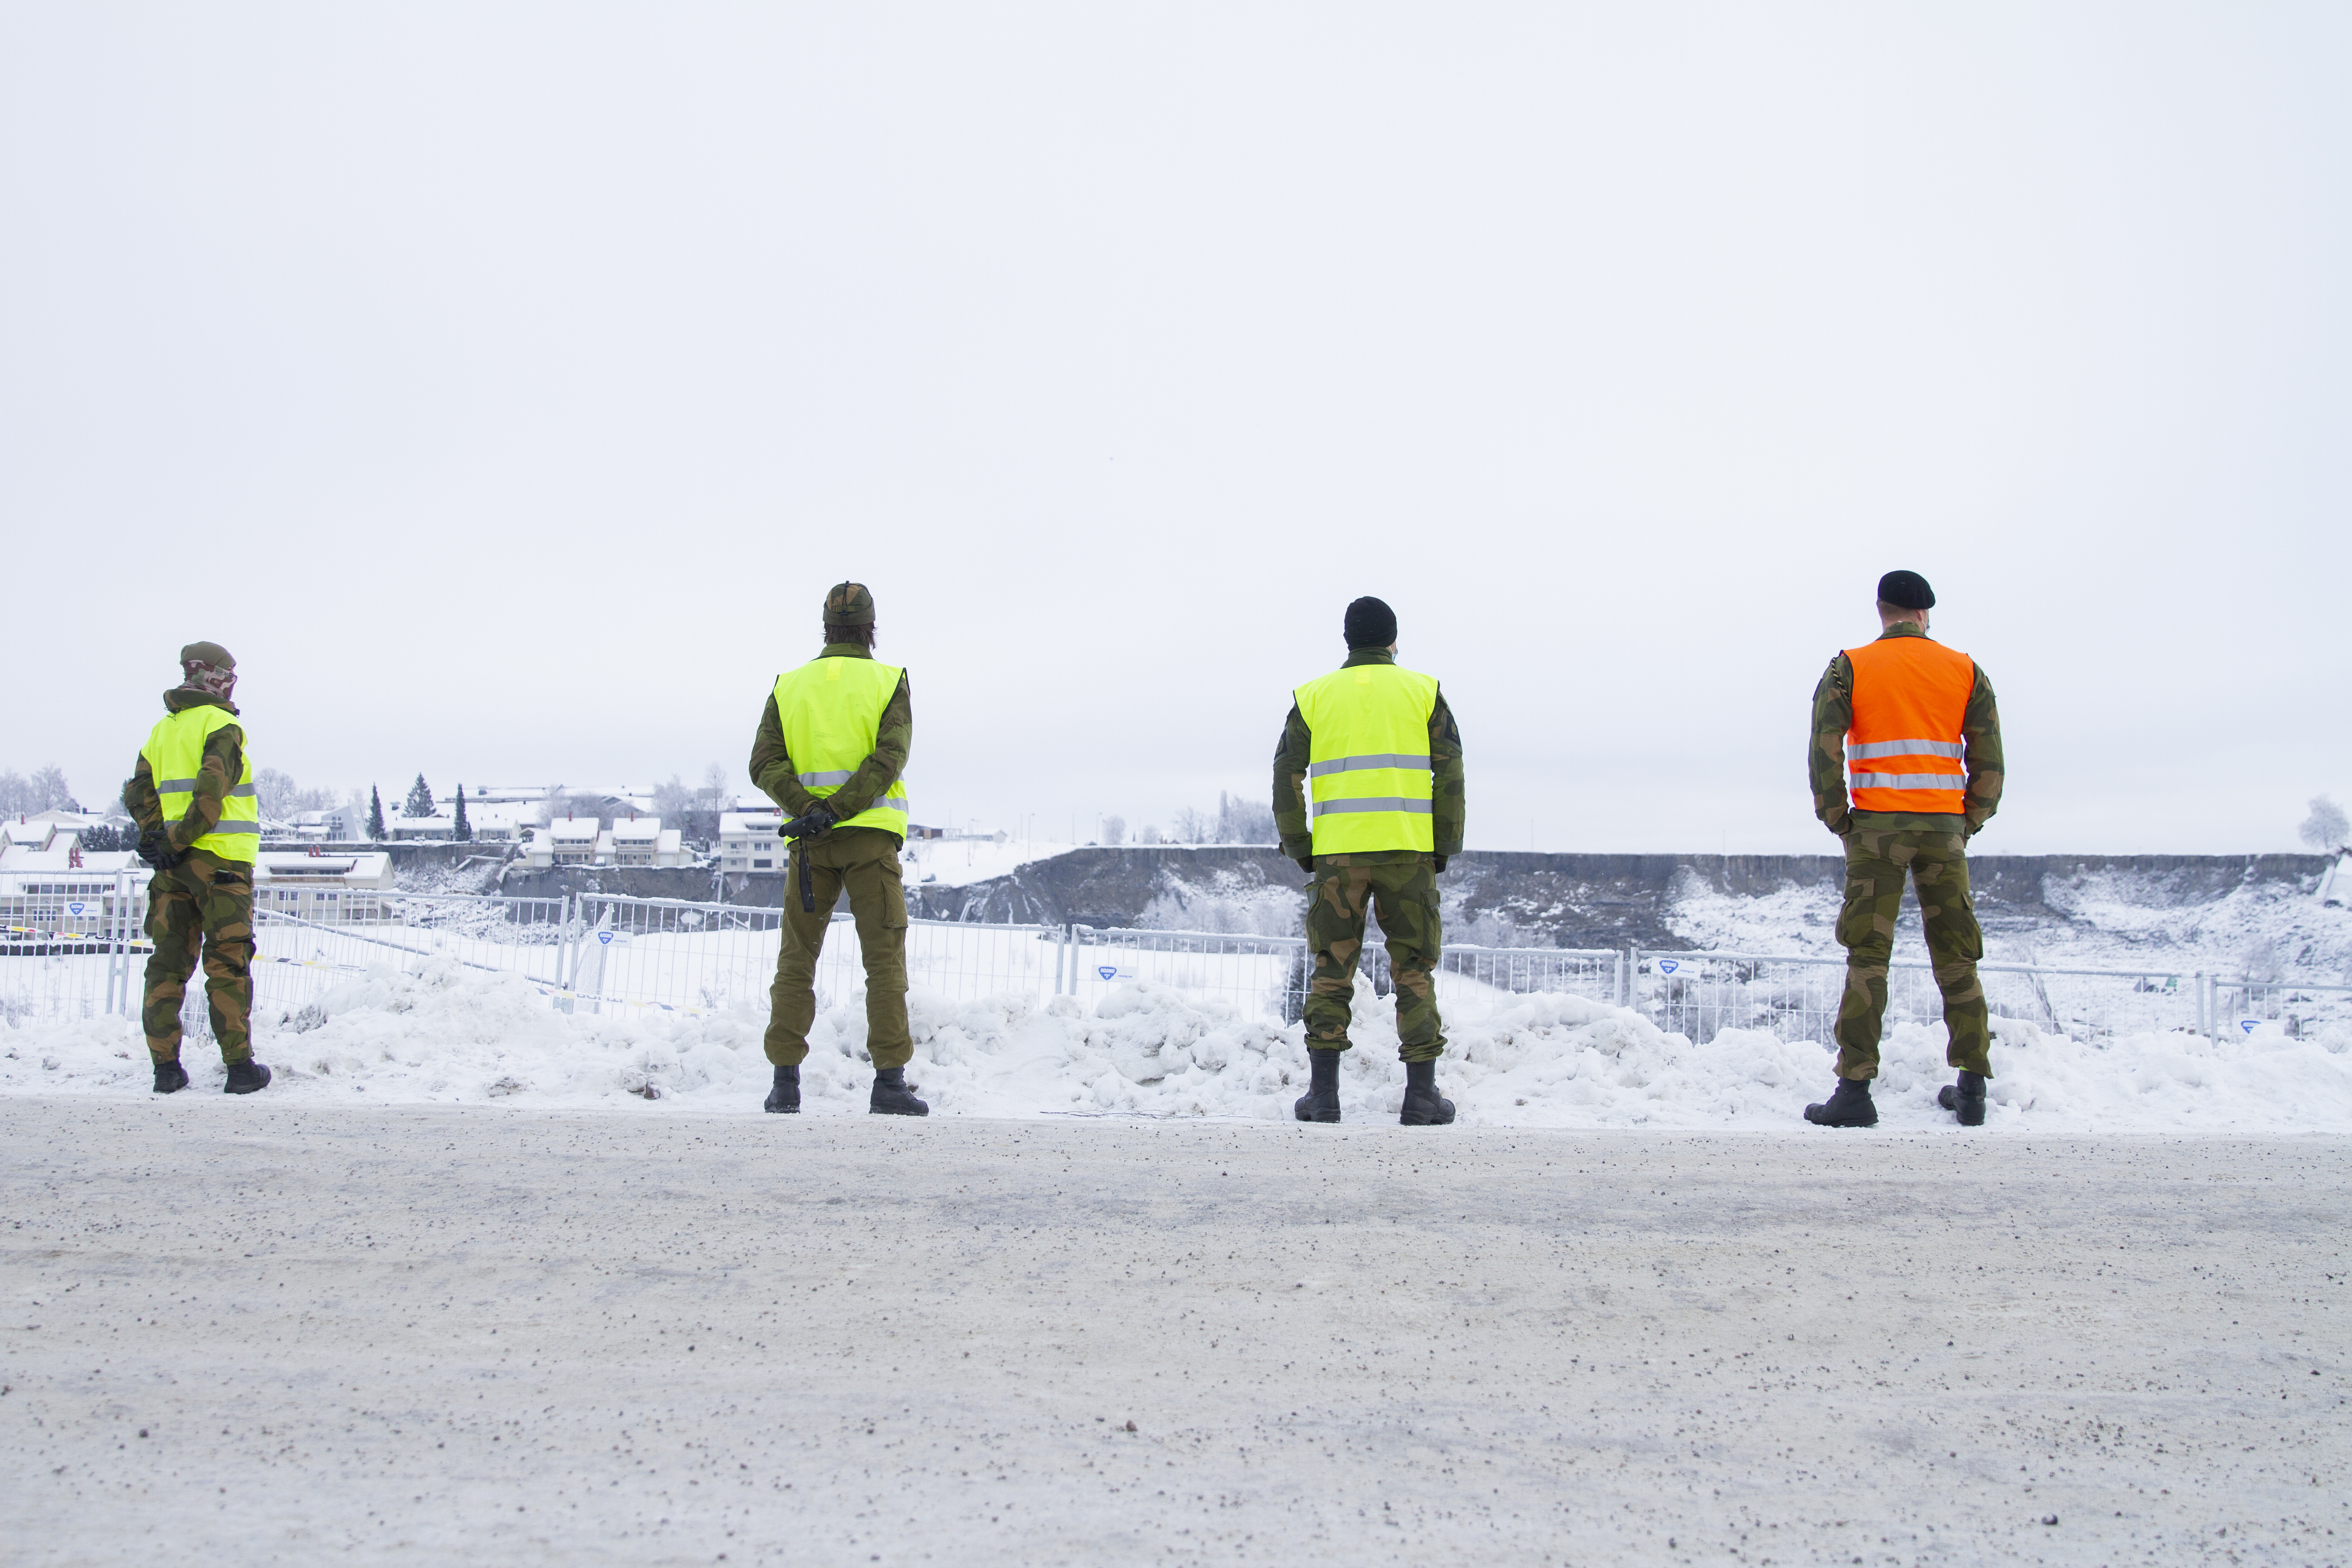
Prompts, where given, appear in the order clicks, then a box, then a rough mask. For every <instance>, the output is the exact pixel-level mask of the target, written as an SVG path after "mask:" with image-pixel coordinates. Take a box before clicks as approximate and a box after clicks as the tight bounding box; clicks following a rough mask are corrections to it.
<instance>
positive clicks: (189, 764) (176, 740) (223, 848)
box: [139, 702, 261, 865]
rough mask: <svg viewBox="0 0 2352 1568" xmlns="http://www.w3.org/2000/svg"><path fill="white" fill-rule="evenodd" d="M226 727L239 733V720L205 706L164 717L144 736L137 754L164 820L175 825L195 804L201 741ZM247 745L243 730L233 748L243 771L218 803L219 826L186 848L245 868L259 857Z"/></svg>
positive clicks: (247, 736) (241, 725)
mask: <svg viewBox="0 0 2352 1568" xmlns="http://www.w3.org/2000/svg"><path fill="white" fill-rule="evenodd" d="M231 724H234V725H236V727H237V729H238V730H239V731H241V732H244V731H245V721H244V720H242V719H240V718H238V717H237V716H236V714H234V713H232V712H230V711H229V710H227V709H226V708H216V707H215V706H214V705H213V704H211V703H209V702H207V703H205V704H203V705H201V706H199V707H195V708H184V709H182V710H180V711H179V712H177V713H167V714H165V715H164V716H163V719H162V720H160V721H158V722H157V723H156V725H155V727H154V728H153V729H152V730H151V731H148V732H147V743H146V744H145V745H143V746H142V747H140V748H139V754H140V755H141V756H142V757H144V758H146V759H147V771H148V772H149V773H152V774H153V775H154V779H155V794H156V796H157V804H158V805H161V806H162V808H163V820H164V821H165V822H167V823H171V822H177V821H179V820H180V819H181V818H183V817H184V816H187V815H188V807H190V806H191V805H194V804H195V800H196V775H197V773H199V772H200V771H201V770H202V769H203V767H204V765H205V742H206V741H209V740H211V739H212V737H213V731H215V730H222V729H226V728H227V727H228V726H229V725H231ZM251 742H252V736H251V734H250V733H249V732H246V734H245V743H244V744H241V745H240V746H238V748H237V750H238V752H240V753H241V754H242V761H243V768H242V771H241V772H240V773H238V775H237V781H236V783H235V784H231V785H230V786H229V789H228V794H227V796H226V798H225V799H224V800H223V801H222V802H221V815H220V821H219V823H218V824H216V825H215V826H214V828H213V830H212V831H211V832H210V833H207V834H205V836H204V837H201V838H199V839H197V840H196V841H195V842H194V844H192V845H190V846H189V847H190V848H192V849H201V850H203V851H204V852H205V854H207V855H213V856H217V857H218V858H221V859H223V860H241V861H243V862H245V863H246V864H247V865H250V864H252V863H253V862H254V861H256V860H258V859H259V858H261V803H260V799H259V797H258V796H257V795H256V794H255V793H254V788H253V746H252V743H251Z"/></svg>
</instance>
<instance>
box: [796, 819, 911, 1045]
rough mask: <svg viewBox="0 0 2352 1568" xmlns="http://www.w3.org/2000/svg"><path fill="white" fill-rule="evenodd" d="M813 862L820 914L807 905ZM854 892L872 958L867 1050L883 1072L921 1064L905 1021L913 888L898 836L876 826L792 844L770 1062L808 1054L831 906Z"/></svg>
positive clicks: (852, 904) (863, 941)
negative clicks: (805, 890) (804, 873)
mask: <svg viewBox="0 0 2352 1568" xmlns="http://www.w3.org/2000/svg"><path fill="white" fill-rule="evenodd" d="M803 856H806V857H807V858H808V865H809V885H810V887H811V888H812V889H814V892H815V894H816V912H815V913H814V914H811V913H809V912H808V911H807V910H803V909H802V908H801V858H802V857H803ZM845 891H846V892H847V893H848V894H849V912H850V915H851V917H852V918H853V919H854V920H856V922H857V945H858V947H859V948H860V949H861V950H862V951H863V952H864V953H865V956H866V1054H867V1055H868V1056H870V1057H872V1058H874V1065H875V1066H876V1067H877V1068H902V1067H905V1066H906V1065H907V1064H908V1062H910V1061H913V1060H914V1059H915V1037H914V1033H913V1031H912V1030H911V1029H909V1028H908V1024H907V891H906V885H905V882H904V880H903V879H902V878H901V876H900V873H899V870H898V836H897V835H895V834H890V833H885V832H883V831H882V830H881V829H880V828H878V827H837V828H835V829H834V830H833V831H832V832H831V833H828V834H826V835H825V836H824V837H822V838H818V839H814V840H803V842H801V843H798V844H795V845H794V846H793V851H792V854H791V856H790V857H789V858H788V859H787V862H786V865H785V868H784V941H783V951H782V952H779V953H777V954H776V982H775V984H773V985H772V986H770V987H769V989H768V1033H767V1037H766V1039H765V1041H764V1042H763V1043H764V1044H765V1046H766V1047H767V1052H768V1060H770V1061H771V1062H772V1063H774V1064H775V1065H776V1066H778V1067H780V1068H790V1067H798V1066H800V1064H801V1063H802V1062H803V1061H804V1060H806V1059H807V1057H808V1032H809V1026H810V1025H811V1024H814V1023H815V1022H816V961H817V955H818V954H820V953H822V952H824V935H825V932H826V931H828V930H830V929H831V928H832V925H833V906H834V905H835V902H837V901H838V900H840V898H841V895H842V894H843V892H845Z"/></svg>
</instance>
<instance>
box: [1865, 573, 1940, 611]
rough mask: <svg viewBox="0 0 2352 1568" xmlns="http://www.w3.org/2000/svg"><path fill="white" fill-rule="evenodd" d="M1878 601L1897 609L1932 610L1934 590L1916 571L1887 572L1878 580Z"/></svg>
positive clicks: (1934, 604) (1934, 596)
mask: <svg viewBox="0 0 2352 1568" xmlns="http://www.w3.org/2000/svg"><path fill="white" fill-rule="evenodd" d="M1878 602H1879V603H1880V604H1882V605H1894V606H1895V608H1896V609H1898V610H1932V609H1934V608H1935V607H1936V590H1935V589H1933V588H1930V587H1929V586H1927V579H1926V578H1925V577H1922V576H1920V575H1919V574H1917V573H1916V572H1889V573H1888V574H1886V575H1885V576H1884V577H1881V578H1880V579H1879V580H1878Z"/></svg>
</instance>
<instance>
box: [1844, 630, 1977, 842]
mask: <svg viewBox="0 0 2352 1568" xmlns="http://www.w3.org/2000/svg"><path fill="white" fill-rule="evenodd" d="M1845 656H1846V658H1847V659H1848V660H1849V661H1850V662H1851V663H1852V664H1853V727H1852V728H1851V729H1849V730H1848V731H1846V738H1845V741H1846V743H1845V754H1846V760H1847V769H1846V788H1847V790H1848V791H1849V793H1850V795H1851V797H1852V799H1853V809H1854V810H1856V811H1907V812H1928V813H1957V812H1959V811H1961V810H1963V809H1964V808H1965V806H1966V804H1967V800H1968V770H1967V769H1966V768H1965V767H1963V766H1962V765H1961V761H1960V759H1961V757H1962V756H1963V755H1964V754H1965V753H1966V750H1967V748H1966V746H1965V745H1964V744H1963V743H1962V739H1961V734H1960V726H1961V725H1962V724H1963V723H1964V722H1966V721H1967V718H1968V710H1969V693H1971V692H1972V691H1974V690H1975V689H1976V681H1977V666H1976V661H1975V660H1974V659H1972V658H1969V656H1968V655H1967V654H1964V653H1961V652H1959V651H1958V649H1955V648H1948V647H1945V646H1944V645H1943V644H1941V643H1939V642H1931V641H1929V640H1928V639H1927V638H1926V637H1881V638H1879V639H1878V640H1877V641H1876V642H1872V643H1865V644H1864V645H1863V646H1862V647H1850V648H1848V649H1846V650H1845ZM1857 763H1868V764H1869V766H1868V767H1867V769H1865V768H1864V767H1860V766H1856V765H1854V764H1857Z"/></svg>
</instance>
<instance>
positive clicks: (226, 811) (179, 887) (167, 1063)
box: [122, 642, 269, 1094]
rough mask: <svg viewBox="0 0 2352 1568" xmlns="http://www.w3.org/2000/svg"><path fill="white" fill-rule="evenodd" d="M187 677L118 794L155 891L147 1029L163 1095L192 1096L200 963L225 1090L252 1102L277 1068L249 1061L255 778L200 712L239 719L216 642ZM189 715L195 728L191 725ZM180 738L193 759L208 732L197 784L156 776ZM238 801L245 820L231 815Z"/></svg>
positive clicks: (188, 660) (150, 905) (232, 731)
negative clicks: (156, 758)
mask: <svg viewBox="0 0 2352 1568" xmlns="http://www.w3.org/2000/svg"><path fill="white" fill-rule="evenodd" d="M180 668H181V671H182V680H181V683H180V684H179V685H178V686H176V687H174V688H173V689H171V690H169V691H166V692H165V693H163V710H164V714H165V718H164V720H163V722H162V723H159V724H157V725H156V727H155V732H154V734H152V735H151V736H150V737H149V741H148V745H147V746H146V747H145V748H144V749H142V751H141V752H140V756H139V762H138V765H137V767H136V768H135V769H134V770H133V771H132V773H131V777H130V779H128V780H127V781H126V782H125V783H124V784H123V786H122V801H123V804H124V805H127V806H129V807H130V809H131V816H132V818H133V819H134V820H135V821H136V822H137V823H138V824H139V854H140V857H141V858H142V859H144V860H145V861H146V862H147V863H148V864H149V865H150V866H152V867H153V868H155V877H154V879H153V880H152V882H150V883H149V884H148V887H147V935H148V937H149V938H150V939H151V940H152V942H154V944H155V947H154V952H153V953H152V955H151V956H150V957H149V958H148V960H147V994H146V999H145V1001H144V1003H143V1004H142V1007H141V1009H140V1018H141V1023H142V1027H143V1028H144V1030H145V1032H146V1036H147V1054H148V1055H149V1056H150V1057H151V1058H152V1059H153V1062H154V1067H155V1092H156V1093H158V1094H171V1093H173V1092H174V1091H175V1090H178V1089H185V1088H186V1087H187V1084H188V1074H187V1069H186V1068H184V1067H182V1066H181V1065H180V1038H181V1029H180V1007H181V1005H182V1003H183V1002H184V1000H185V998H186V996H187V989H188V982H189V980H190V979H191V978H193V977H194V974H195V972H196V963H197V959H198V954H199V952H201V953H202V957H203V963H204V970H205V1001H206V1003H207V1004H208V1005H209V1006H210V1009H211V1013H212V1026H213V1037H214V1039H215V1040H216V1041H218V1042H219V1044H220V1053H221V1060H222V1062H223V1063H224V1064H226V1067H227V1068H228V1081H227V1083H226V1089H227V1091H228V1092H229V1093H231V1094H250V1093H252V1092H253V1091H254V1090H256V1089H260V1088H262V1087H263V1086H264V1085H266V1084H268V1082H269V1069H268V1068H266V1067H264V1066H262V1065H261V1064H260V1063H259V1062H257V1061H255V1060H254V1059H253V1033H252V1016H253V860H252V855H253V847H252V846H257V843H258V827H259V824H258V822H257V820H252V819H253V818H254V817H255V816H256V814H255V813H253V812H252V811H251V810H250V809H249V803H250V801H251V799H252V795H253V788H252V783H251V780H252V776H253V770H252V768H251V766H250V763H249V759H247V756H246V754H245V730H244V728H243V726H241V725H239V724H236V723H233V722H224V721H222V714H206V713H204V712H202V711H200V710H205V709H215V710H223V713H225V714H235V713H236V711H237V708H236V703H235V702H233V701H232V700H230V699H231V697H232V695H233V694H234V693H235V691H236V660H235V659H234V658H230V657H229V653H228V650H227V649H226V648H225V647H221V646H220V645H219V644H218V643H211V642H196V643H190V644H189V645H188V646H187V647H184V648H182V649H181V650H180ZM183 714H187V715H190V716H191V717H190V718H189V719H188V720H185V721H183V720H181V719H180V717H179V716H180V715H183ZM175 728H176V729H183V730H188V731H190V733H189V735H188V737H187V744H188V746H189V749H190V750H191V751H193V748H194V736H195V735H196V734H197V733H202V732H203V731H205V730H206V729H209V733H203V738H202V745H203V750H202V752H201V762H200V763H199V765H198V767H197V769H196V771H195V774H194V778H193V779H192V780H191V779H184V778H158V777H157V776H156V773H155V768H154V763H153V762H152V756H153V755H154V754H155V753H156V752H157V747H158V745H159V743H160V742H162V740H163V737H164V736H165V735H166V733H167V731H172V730H173V729H175ZM166 794H169V795H172V796H173V805H174V806H176V805H177V803H178V801H179V799H180V798H181V797H185V799H186V802H187V805H186V809H185V810H184V813H182V815H180V816H178V817H177V818H174V817H173V816H172V815H171V812H170V811H169V810H167V809H166V806H165V800H164V796H165V795H166ZM232 801H235V802H236V803H237V804H238V806H239V809H237V810H235V811H232V810H230V805H231V802H232ZM225 817H226V818H227V820H224V819H225Z"/></svg>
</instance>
